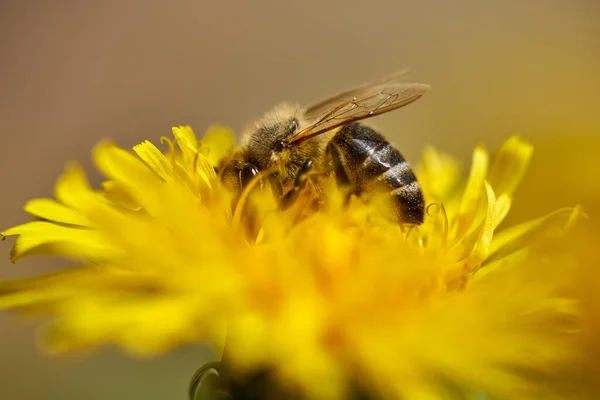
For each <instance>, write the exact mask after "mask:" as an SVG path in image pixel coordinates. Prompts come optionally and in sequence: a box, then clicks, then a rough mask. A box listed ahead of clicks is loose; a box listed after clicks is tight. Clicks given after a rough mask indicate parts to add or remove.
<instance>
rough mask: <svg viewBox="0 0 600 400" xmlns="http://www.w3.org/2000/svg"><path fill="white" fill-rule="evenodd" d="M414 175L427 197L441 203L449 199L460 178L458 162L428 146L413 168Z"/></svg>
mask: <svg viewBox="0 0 600 400" xmlns="http://www.w3.org/2000/svg"><path fill="white" fill-rule="evenodd" d="M415 174H416V175H417V178H418V179H419V183H421V186H422V187H423V189H424V190H425V191H426V192H427V193H428V194H429V197H433V199H432V201H440V202H443V203H445V202H447V201H448V200H449V199H450V194H451V193H452V192H453V191H454V190H455V189H456V187H457V186H458V184H459V183H460V178H461V176H460V167H459V163H458V161H457V160H455V159H454V158H452V157H450V156H449V155H447V154H442V153H439V152H438V151H437V150H436V149H434V148H433V147H429V146H428V147H426V148H425V150H424V151H423V159H422V161H421V163H419V164H418V165H417V166H416V167H415ZM429 202H431V201H429Z"/></svg>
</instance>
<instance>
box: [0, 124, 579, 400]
mask: <svg viewBox="0 0 600 400" xmlns="http://www.w3.org/2000/svg"><path fill="white" fill-rule="evenodd" d="M173 135H174V139H163V141H164V142H165V143H166V144H167V145H168V149H167V151H166V152H164V153H163V152H161V151H160V150H159V149H158V148H157V147H155V145H153V144H152V143H150V142H144V143H142V144H140V145H137V146H135V147H134V148H133V153H132V152H129V151H126V150H123V149H121V148H119V147H117V146H115V145H114V144H112V143H102V144H100V145H99V146H97V147H96V148H95V150H94V152H93V159H94V162H95V164H96V166H97V168H98V169H99V170H100V172H102V174H103V175H104V176H106V178H107V180H106V181H105V182H104V184H103V187H102V189H101V190H94V189H92V188H91V187H90V185H89V184H88V182H87V180H86V178H85V175H84V173H83V172H82V170H81V168H80V167H78V166H77V165H70V166H69V167H68V168H67V170H66V172H65V173H64V175H63V176H62V177H61V178H60V179H59V180H58V183H57V184H56V191H55V197H56V200H51V199H35V200H32V201H30V202H29V203H27V204H26V206H25V210H26V211H27V212H29V213H30V214H32V215H34V216H36V217H39V218H40V220H37V221H34V222H29V223H25V224H23V225H19V226H16V227H13V228H10V229H8V230H6V231H5V232H4V233H3V235H5V236H12V235H17V236H18V237H17V238H16V241H15V243H14V246H13V249H12V253H11V257H12V259H13V260H18V259H19V258H22V257H24V256H29V255H34V254H53V255H58V256H62V257H67V258H70V259H74V260H76V261H78V262H79V264H80V265H81V266H79V267H76V268H71V269H67V270H64V271H61V272H59V273H53V274H49V275H45V276H38V277H35V278H30V279H25V280H18V281H10V282H3V283H1V284H0V307H3V308H13V309H19V310H21V311H24V312H35V313H37V314H40V313H41V314H44V315H49V316H51V317H52V319H51V321H52V322H51V324H49V326H47V328H46V329H45V330H44V332H43V333H44V335H43V338H44V339H45V342H44V343H45V345H46V347H47V348H48V349H50V350H53V351H67V350H75V349H85V348H91V347H94V346H97V345H101V344H104V343H114V344H117V345H119V346H121V347H122V348H123V349H124V350H125V351H128V352H130V353H133V354H135V355H138V356H153V355H157V354H160V353H164V352H166V351H168V350H170V349H172V348H174V347H176V346H179V345H182V344H185V343H190V342H194V343H195V342H208V343H211V344H213V345H214V346H215V347H217V348H218V347H220V346H222V345H223V341H224V339H225V332H227V343H226V346H227V347H226V352H227V357H228V361H229V362H230V363H231V365H232V367H233V368H234V369H235V370H237V371H240V373H241V372H251V371H258V370H260V369H263V368H268V369H270V370H271V371H274V373H275V375H276V376H277V377H278V378H279V379H280V381H281V382H283V383H284V384H285V385H288V386H290V387H294V388H296V389H297V390H299V391H301V392H304V393H305V394H306V395H308V396H309V397H314V398H328V399H335V398H343V397H344V395H345V393H346V391H347V390H349V387H350V386H349V385H350V383H352V384H354V383H356V382H358V383H359V384H360V385H361V386H362V387H365V388H367V389H368V390H370V391H373V392H375V393H378V394H380V395H382V396H383V397H388V398H392V399H394V398H396V399H400V398H402V399H404V398H409V399H447V398H465V396H471V395H475V394H476V393H480V392H485V393H488V394H489V395H491V396H496V397H498V398H519V399H529V398H531V399H534V398H537V399H539V398H545V399H547V398H552V397H553V396H555V397H557V398H560V396H559V395H558V394H557V393H558V392H556V391H553V390H552V389H551V388H552V387H553V386H552V385H551V384H550V383H556V382H557V377H559V376H560V372H561V369H562V368H563V367H564V366H565V365H567V364H568V363H569V362H571V361H572V359H573V357H574V349H575V348H574V344H573V341H574V340H575V339H576V337H577V318H576V316H577V309H576V306H575V304H574V301H573V299H572V298H570V297H569V296H568V295H566V294H565V293H567V292H565V291H563V289H564V285H565V283H566V282H567V281H568V279H567V278H568V277H569V274H570V272H569V270H568V265H569V264H568V262H567V261H565V263H559V262H558V259H557V258H556V257H550V256H549V254H550V250H548V247H546V246H545V245H546V244H547V243H553V242H551V240H552V239H553V238H556V237H558V236H560V234H561V233H562V232H564V231H565V230H566V229H568V227H569V226H570V225H571V224H572V223H573V221H574V220H575V219H576V218H577V217H578V216H579V215H580V210H579V209H578V208H575V209H562V210H558V211H555V212H553V213H551V214H549V215H546V216H544V217H541V218H539V219H534V220H532V221H528V222H525V223H522V224H520V225H516V226H513V227H510V228H505V229H502V230H500V231H499V232H496V231H497V228H498V227H499V226H500V224H501V223H502V221H503V219H504V218H505V217H506V215H507V213H508V211H509V209H510V206H511V203H512V200H513V193H514V192H515V189H516V188H517V186H518V184H519V182H520V180H521V178H522V177H523V174H524V173H525V170H526V168H527V165H528V162H529V159H530V157H531V153H532V148H531V146H530V145H529V144H527V143H525V142H524V141H522V140H521V139H519V138H517V137H513V138H510V139H509V140H508V141H506V142H505V143H504V145H503V146H502V147H501V148H500V149H499V151H498V152H497V153H496V155H495V157H494V158H493V159H490V157H489V155H488V152H487V151H486V150H485V149H484V148H483V147H478V148H477V149H476V150H475V152H474V154H473V164H472V167H471V172H470V174H469V177H468V179H467V180H466V182H463V180H462V178H461V176H460V173H459V169H458V166H457V163H456V162H455V161H454V160H453V159H452V158H451V157H449V156H446V155H443V154H440V153H438V152H437V151H435V150H434V149H431V148H429V149H427V150H426V151H425V153H424V157H423V160H422V163H421V164H420V165H419V166H418V167H417V168H416V174H417V177H418V179H419V181H420V183H421V185H422V186H423V189H424V192H425V198H426V200H427V203H428V208H427V216H426V218H425V222H424V223H423V224H422V225H419V226H411V227H408V226H402V225H398V224H397V223H394V222H392V221H391V220H389V219H388V218H386V211H385V210H386V209H385V207H379V206H378V205H377V204H375V203H374V202H370V203H367V202H365V201H363V200H362V199H360V198H352V199H351V200H350V202H349V203H347V202H346V201H345V198H344V196H342V194H341V193H340V192H339V191H338V189H336V187H335V186H334V185H332V184H329V182H328V181H327V179H325V181H324V184H323V187H324V192H325V194H326V196H325V198H326V201H325V202H320V203H319V207H318V208H314V207H311V204H313V203H314V202H313V200H314V195H315V194H314V191H313V190H312V188H311V187H310V185H309V187H307V188H306V190H305V191H304V193H303V196H302V197H301V198H300V199H299V200H298V201H297V202H296V203H295V204H294V206H292V207H291V208H289V209H288V210H286V211H279V210H278V209H277V206H276V201H275V199H274V198H273V197H272V195H271V192H270V190H264V189H263V190H261V188H260V187H259V186H260V185H255V186H254V189H253V190H246V191H245V192H243V193H242V195H241V197H240V196H237V195H236V194H235V193H229V192H228V191H227V190H226V189H225V188H224V187H223V185H222V184H221V180H220V179H219V176H218V174H217V172H216V168H215V167H217V165H218V163H219V161H220V160H222V159H223V158H224V157H227V155H228V154H230V152H231V150H232V149H233V147H234V145H233V139H232V138H233V136H232V134H231V133H230V132H228V131H227V130H225V129H223V128H214V129H212V130H210V131H209V132H208V133H207V134H206V135H205V136H204V138H203V139H202V140H200V141H199V140H198V139H197V138H196V136H195V135H194V133H193V132H192V130H191V129H190V128H189V127H180V128H174V129H173ZM232 205H233V206H232ZM313 205H314V204H313ZM249 218H251V219H252V220H253V221H254V225H255V226H256V229H255V230H252V229H250V230H249V229H248V219H249ZM557 265H558V266H557Z"/></svg>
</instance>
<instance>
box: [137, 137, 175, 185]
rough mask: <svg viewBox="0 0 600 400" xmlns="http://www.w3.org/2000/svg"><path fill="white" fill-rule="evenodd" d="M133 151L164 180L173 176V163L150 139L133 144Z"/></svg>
mask: <svg viewBox="0 0 600 400" xmlns="http://www.w3.org/2000/svg"><path fill="white" fill-rule="evenodd" d="M133 151H134V152H135V153H136V154H137V155H138V156H139V157H140V158H141V159H142V160H144V161H145V162H146V164H148V166H149V167H150V168H152V170H153V171H154V172H156V173H157V174H158V176H160V177H161V178H163V179H164V180H166V181H167V180H170V179H172V177H173V164H172V163H171V161H170V160H169V159H168V158H167V157H165V155H164V154H163V153H162V152H161V151H160V150H159V149H158V148H157V147H156V146H155V145H154V144H152V143H151V142H149V141H148V140H146V141H144V142H142V143H140V144H138V145H135V146H133Z"/></svg>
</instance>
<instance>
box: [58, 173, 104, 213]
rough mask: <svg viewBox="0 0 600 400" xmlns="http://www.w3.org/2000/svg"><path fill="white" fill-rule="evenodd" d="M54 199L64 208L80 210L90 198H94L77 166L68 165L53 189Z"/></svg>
mask: <svg viewBox="0 0 600 400" xmlns="http://www.w3.org/2000/svg"><path fill="white" fill-rule="evenodd" d="M54 195H55V196H56V199H57V200H58V201H59V202H61V203H63V204H64V205H66V206H69V207H73V208H75V209H78V210H80V209H82V208H83V207H85V205H86V204H87V203H88V201H89V199H90V198H91V197H94V196H96V195H95V194H94V192H93V190H92V188H91V187H90V184H89V183H88V180H87V178H86V176H85V173H84V172H83V169H82V168H81V167H80V166H79V165H78V164H69V165H67V168H66V169H65V172H64V173H63V174H62V175H61V176H60V177H59V178H58V181H57V182H56V185H55V187H54Z"/></svg>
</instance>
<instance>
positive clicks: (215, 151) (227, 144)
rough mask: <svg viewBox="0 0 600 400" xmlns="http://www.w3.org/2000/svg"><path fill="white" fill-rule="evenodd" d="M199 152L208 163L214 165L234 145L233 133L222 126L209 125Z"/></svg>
mask: <svg viewBox="0 0 600 400" xmlns="http://www.w3.org/2000/svg"><path fill="white" fill-rule="evenodd" d="M200 143H201V145H202V147H201V148H200V151H201V153H202V154H203V155H204V156H205V157H206V158H207V160H208V163H209V164H210V165H211V166H213V167H216V166H217V165H218V164H219V161H221V160H222V159H223V158H224V157H225V156H226V155H227V154H229V153H230V152H231V151H232V149H233V146H234V145H235V134H234V133H233V131H232V130H231V129H229V128H226V127H224V126H217V125H215V126H211V127H209V128H208V130H207V131H206V133H205V134H204V136H203V137H202V140H201V141H200Z"/></svg>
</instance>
